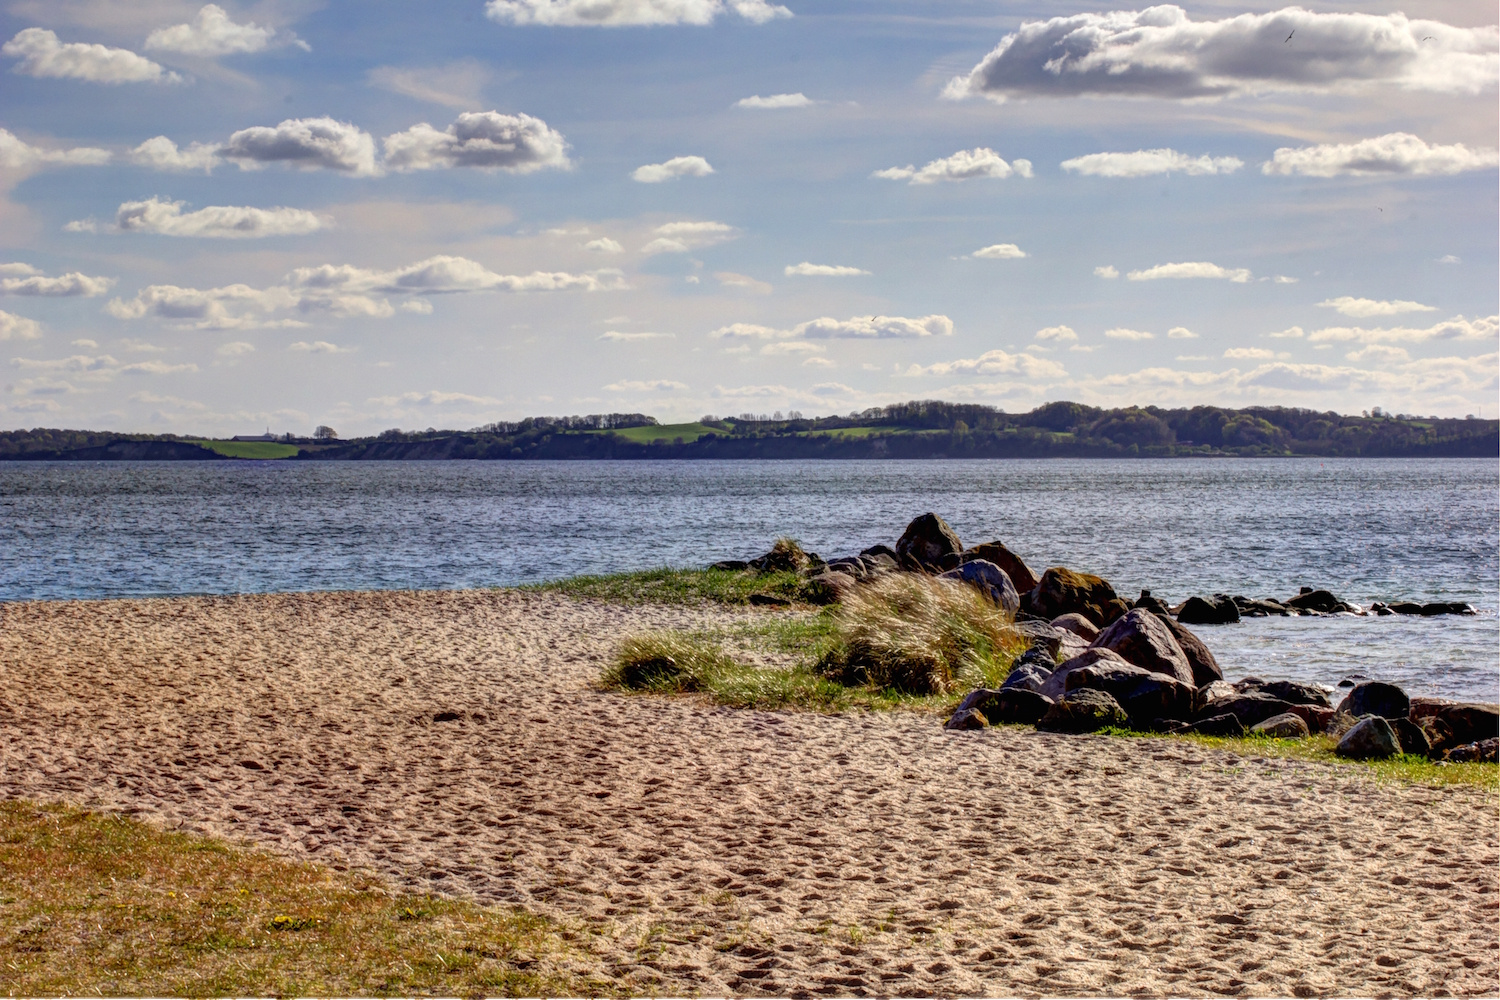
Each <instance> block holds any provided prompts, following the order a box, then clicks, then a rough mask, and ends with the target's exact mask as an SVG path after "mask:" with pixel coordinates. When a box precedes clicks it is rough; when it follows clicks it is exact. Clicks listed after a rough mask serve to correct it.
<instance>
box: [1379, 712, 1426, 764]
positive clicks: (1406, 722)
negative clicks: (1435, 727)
mask: <svg viewBox="0 0 1500 1000" xmlns="http://www.w3.org/2000/svg"><path fill="white" fill-rule="evenodd" d="M1386 721H1387V722H1389V723H1390V724H1391V729H1392V731H1393V732H1395V734H1396V742H1397V743H1400V744H1401V752H1402V753H1409V754H1416V755H1417V756H1419V757H1426V756H1427V755H1428V754H1430V753H1432V741H1431V740H1429V739H1428V738H1427V733H1426V731H1425V730H1423V729H1422V727H1421V726H1419V725H1417V724H1416V723H1415V722H1413V721H1411V720H1410V719H1387V720H1386Z"/></svg>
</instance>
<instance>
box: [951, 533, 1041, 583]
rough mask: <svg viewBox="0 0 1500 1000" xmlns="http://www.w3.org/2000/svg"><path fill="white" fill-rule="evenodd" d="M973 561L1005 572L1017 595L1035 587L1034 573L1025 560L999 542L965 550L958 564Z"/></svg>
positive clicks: (986, 543)
mask: <svg viewBox="0 0 1500 1000" xmlns="http://www.w3.org/2000/svg"><path fill="white" fill-rule="evenodd" d="M975 559H985V560H988V561H989V562H992V563H994V564H995V565H996V566H999V567H1000V568H1001V569H1003V570H1005V575H1006V576H1008V577H1010V582H1011V583H1013V584H1015V585H1016V590H1017V591H1018V592H1019V593H1022V594H1024V593H1026V592H1027V591H1029V590H1031V589H1032V588H1033V587H1035V586H1036V583H1037V580H1036V573H1034V572H1032V569H1031V567H1030V566H1027V565H1026V562H1025V560H1023V559H1022V558H1021V557H1020V556H1018V555H1016V554H1015V553H1014V552H1012V551H1011V550H1010V549H1008V548H1006V547H1005V545H1004V544H1003V543H1001V542H985V543H984V544H982V545H976V546H974V547H973V548H971V549H965V550H964V551H963V552H962V553H960V555H959V561H960V563H966V562H972V561H973V560H975Z"/></svg>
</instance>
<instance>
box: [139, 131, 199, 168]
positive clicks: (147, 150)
mask: <svg viewBox="0 0 1500 1000" xmlns="http://www.w3.org/2000/svg"><path fill="white" fill-rule="evenodd" d="M130 162H131V163H135V164H139V165H140V166H143V167H150V168H151V169H152V170H202V171H203V172H204V173H207V172H209V171H211V170H213V168H214V167H215V166H216V165H217V164H218V162H219V147H218V146H212V145H208V144H206V143H201V142H195V143H193V144H192V145H191V146H189V147H188V148H186V149H179V148H178V147H177V143H175V142H173V141H172V140H171V139H168V138H167V137H166V136H164V135H159V136H156V137H155V138H153V139H147V140H146V141H145V142H143V143H141V144H140V145H139V146H137V147H135V148H134V149H132V150H131V151H130Z"/></svg>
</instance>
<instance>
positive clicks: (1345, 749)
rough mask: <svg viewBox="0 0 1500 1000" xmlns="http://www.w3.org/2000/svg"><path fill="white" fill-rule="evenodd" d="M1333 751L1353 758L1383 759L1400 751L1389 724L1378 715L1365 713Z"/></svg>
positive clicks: (1399, 745) (1341, 755)
mask: <svg viewBox="0 0 1500 1000" xmlns="http://www.w3.org/2000/svg"><path fill="white" fill-rule="evenodd" d="M1333 752H1334V753H1336V754H1338V755H1339V756H1340V757H1349V758H1351V759H1353V760H1384V759H1385V758H1387V757H1394V756H1396V755H1397V754H1398V753H1400V752H1401V743H1400V742H1399V741H1398V740H1397V739H1396V733H1395V730H1393V729H1391V724H1390V723H1389V722H1387V721H1385V720H1384V719H1382V718H1381V717H1380V716H1378V715H1367V716H1365V717H1364V718H1363V719H1360V720H1359V721H1358V722H1356V723H1355V724H1354V726H1353V728H1351V729H1350V730H1349V731H1348V732H1347V733H1345V734H1344V738H1343V739H1341V740H1339V745H1338V746H1336V747H1334V748H1333Z"/></svg>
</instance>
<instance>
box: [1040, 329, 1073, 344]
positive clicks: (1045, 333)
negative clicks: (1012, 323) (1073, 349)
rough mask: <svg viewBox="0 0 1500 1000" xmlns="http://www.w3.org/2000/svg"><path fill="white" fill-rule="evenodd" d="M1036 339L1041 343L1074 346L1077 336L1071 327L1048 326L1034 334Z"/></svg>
mask: <svg viewBox="0 0 1500 1000" xmlns="http://www.w3.org/2000/svg"><path fill="white" fill-rule="evenodd" d="M1036 339H1037V340H1040V341H1042V342H1043V343H1056V344H1076V343H1077V342H1078V334H1077V333H1076V332H1074V330H1073V328H1072V327H1071V326H1049V327H1046V328H1044V329H1041V330H1038V331H1037V332H1036Z"/></svg>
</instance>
